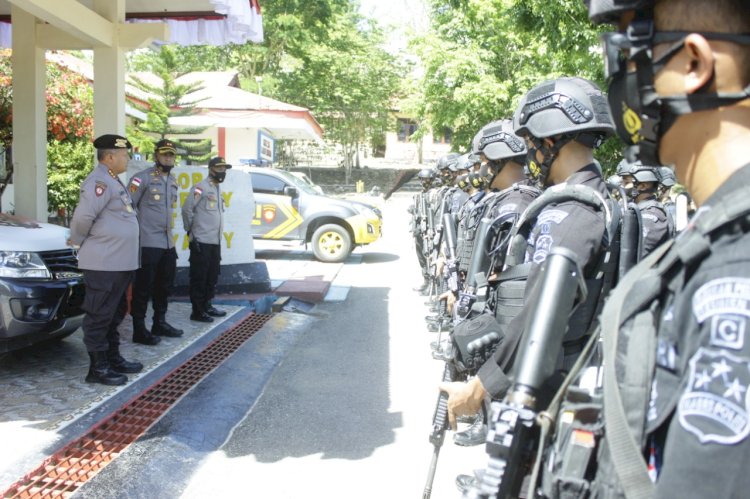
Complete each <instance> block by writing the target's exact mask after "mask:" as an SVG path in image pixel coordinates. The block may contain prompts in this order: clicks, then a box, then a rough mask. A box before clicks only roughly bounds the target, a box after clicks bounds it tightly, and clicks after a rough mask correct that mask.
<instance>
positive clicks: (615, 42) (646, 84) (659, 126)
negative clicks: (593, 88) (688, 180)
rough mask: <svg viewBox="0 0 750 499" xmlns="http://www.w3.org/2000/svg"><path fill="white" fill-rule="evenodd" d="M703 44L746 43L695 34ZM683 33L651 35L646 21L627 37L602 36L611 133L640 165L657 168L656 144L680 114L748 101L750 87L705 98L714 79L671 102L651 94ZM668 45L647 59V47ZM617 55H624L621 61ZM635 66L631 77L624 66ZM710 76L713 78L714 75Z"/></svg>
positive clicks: (731, 37)
mask: <svg viewBox="0 0 750 499" xmlns="http://www.w3.org/2000/svg"><path fill="white" fill-rule="evenodd" d="M697 33H698V34H701V35H703V37H704V38H706V39H709V40H711V39H714V40H728V41H733V42H736V43H740V44H750V37H748V36H745V35H732V34H728V33H701V32H697ZM688 34H689V33H688V32H654V30H653V22H652V21H651V20H636V21H634V22H633V23H632V24H631V26H630V27H629V28H628V33H627V35H625V34H620V33H609V34H607V35H605V36H604V43H605V57H606V60H607V73H608V76H609V78H610V80H609V91H608V98H609V104H610V108H611V110H612V117H613V118H614V120H615V125H616V127H617V133H618V135H619V136H620V138H621V139H622V140H623V141H624V142H625V143H626V144H627V145H629V146H634V148H635V151H636V156H637V158H638V159H640V160H641V161H642V162H643V163H644V164H649V165H662V164H663V163H662V162H661V160H660V159H659V140H660V139H661V138H662V137H663V136H664V135H665V134H666V133H667V131H668V130H669V129H670V128H671V127H672V126H673V125H674V123H675V122H676V121H677V118H679V117H680V116H682V115H684V114H689V113H694V112H697V111H703V110H707V109H716V108H718V107H721V106H727V105H731V104H734V103H736V102H739V101H741V100H744V99H747V98H748V97H750V85H748V86H747V87H745V89H744V90H743V91H742V92H738V93H731V94H730V93H708V92H707V90H708V88H709V87H710V86H711V84H712V83H713V79H714V77H713V76H712V78H710V79H709V80H708V81H707V82H706V84H705V85H704V86H703V87H702V88H700V89H699V90H698V91H697V92H695V93H693V94H689V95H681V96H676V97H660V96H658V95H657V94H656V91H655V89H654V77H655V75H656V74H657V73H658V72H659V71H661V69H662V68H663V67H664V66H665V65H666V64H667V63H668V62H669V61H670V60H671V59H672V57H674V56H675V55H676V54H677V53H679V52H680V50H682V48H683V47H684V40H685V37H686V36H687V35H688ZM665 42H673V45H672V46H671V47H670V49H669V50H668V51H667V52H666V53H665V54H664V55H662V56H661V57H660V58H659V59H656V60H654V59H653V56H652V54H653V47H654V46H655V45H657V44H659V43H665ZM622 49H628V50H629V55H628V58H627V59H625V57H623V56H622V55H621V53H620V52H621V51H622ZM628 61H630V62H633V63H634V64H635V72H628V71H627V62H628ZM714 76H715V75H714Z"/></svg>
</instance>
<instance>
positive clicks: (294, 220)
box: [263, 204, 302, 239]
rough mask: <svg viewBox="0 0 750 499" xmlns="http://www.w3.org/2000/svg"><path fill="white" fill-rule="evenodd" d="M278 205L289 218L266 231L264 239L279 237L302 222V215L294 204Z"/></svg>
mask: <svg viewBox="0 0 750 499" xmlns="http://www.w3.org/2000/svg"><path fill="white" fill-rule="evenodd" d="M276 206H278V207H279V209H280V210H281V211H282V212H283V213H284V215H286V217H287V219H286V220H285V221H284V223H282V224H281V225H279V226H278V227H276V228H275V229H273V230H272V231H270V232H268V233H266V235H264V236H263V239H279V238H281V237H284V236H285V235H287V234H289V233H290V232H291V231H293V230H294V229H296V228H297V227H299V226H300V225H301V224H302V216H301V215H300V214H299V212H298V211H297V210H296V209H295V208H294V207H293V206H286V205H284V204H277V205H276Z"/></svg>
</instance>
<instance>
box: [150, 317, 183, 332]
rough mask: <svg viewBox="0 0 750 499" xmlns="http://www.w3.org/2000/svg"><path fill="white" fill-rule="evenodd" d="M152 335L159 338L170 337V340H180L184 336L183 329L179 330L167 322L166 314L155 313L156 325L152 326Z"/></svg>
mask: <svg viewBox="0 0 750 499" xmlns="http://www.w3.org/2000/svg"><path fill="white" fill-rule="evenodd" d="M151 334H155V335H158V336H169V337H170V338H179V337H180V336H182V334H183V331H182V329H177V328H176V327H174V326H172V325H171V324H170V323H168V322H167V319H166V318H165V317H164V314H156V313H154V323H153V325H152V326H151Z"/></svg>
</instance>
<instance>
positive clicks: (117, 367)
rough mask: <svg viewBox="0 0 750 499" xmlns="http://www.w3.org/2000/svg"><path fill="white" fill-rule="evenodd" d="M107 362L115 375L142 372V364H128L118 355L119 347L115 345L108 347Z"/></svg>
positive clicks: (128, 362)
mask: <svg viewBox="0 0 750 499" xmlns="http://www.w3.org/2000/svg"><path fill="white" fill-rule="evenodd" d="M107 360H108V361H109V367H110V368H111V369H112V370H113V371H114V372H116V373H128V374H133V373H139V372H141V371H142V370H143V364H141V363H140V362H138V361H136V362H130V361H128V360H125V358H124V357H123V356H122V355H120V347H119V346H117V345H110V346H109V350H107Z"/></svg>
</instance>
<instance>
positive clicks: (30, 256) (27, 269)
mask: <svg viewBox="0 0 750 499" xmlns="http://www.w3.org/2000/svg"><path fill="white" fill-rule="evenodd" d="M0 277H14V278H17V279H21V278H35V279H51V278H52V275H51V274H50V272H49V269H47V266H46V265H44V262H43V261H42V258H41V257H40V256H39V255H38V254H36V253H31V252H28V251H0Z"/></svg>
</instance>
